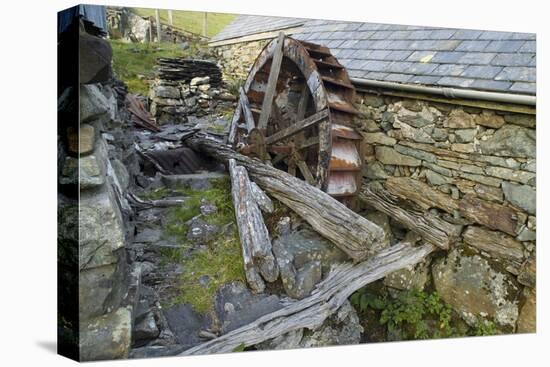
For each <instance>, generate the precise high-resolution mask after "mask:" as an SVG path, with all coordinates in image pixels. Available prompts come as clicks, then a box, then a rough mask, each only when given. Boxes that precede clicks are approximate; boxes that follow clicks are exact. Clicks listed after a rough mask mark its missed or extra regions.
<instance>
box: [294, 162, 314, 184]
mask: <svg viewBox="0 0 550 367" xmlns="http://www.w3.org/2000/svg"><path fill="white" fill-rule="evenodd" d="M296 165H297V166H298V168H299V169H300V172H302V175H303V176H304V178H305V180H306V182H307V183H308V184H310V185H315V178H314V177H313V174H311V171H310V170H309V167H308V166H307V164H306V162H305V161H303V160H297V161H296Z"/></svg>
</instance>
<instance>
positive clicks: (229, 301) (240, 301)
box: [214, 282, 282, 334]
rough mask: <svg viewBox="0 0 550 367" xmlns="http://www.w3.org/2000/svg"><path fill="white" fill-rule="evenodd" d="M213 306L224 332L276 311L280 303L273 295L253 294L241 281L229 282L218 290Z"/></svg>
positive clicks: (280, 305)
mask: <svg viewBox="0 0 550 367" xmlns="http://www.w3.org/2000/svg"><path fill="white" fill-rule="evenodd" d="M214 308H215V311H216V315H217V317H218V320H219V322H220V326H221V332H222V333H223V334H225V333H227V332H230V331H231V330H235V329H237V328H239V327H241V326H244V325H246V324H249V323H251V322H252V321H254V320H257V319H259V318H260V317H262V316H264V315H267V314H268V313H271V312H275V311H277V310H278V309H280V308H282V304H281V302H280V300H279V297H277V296H275V295H271V296H267V295H265V294H253V293H252V292H251V291H250V290H249V289H248V288H247V287H246V285H244V284H243V283H241V282H231V283H229V284H226V285H224V286H223V287H221V288H220V289H219V290H218V292H217V294H216V298H215V300H214Z"/></svg>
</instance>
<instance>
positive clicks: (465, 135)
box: [454, 129, 476, 143]
mask: <svg viewBox="0 0 550 367" xmlns="http://www.w3.org/2000/svg"><path fill="white" fill-rule="evenodd" d="M454 133H455V137H456V142H457V143H469V142H472V141H473V140H474V138H475V136H476V129H457V130H455V131H454Z"/></svg>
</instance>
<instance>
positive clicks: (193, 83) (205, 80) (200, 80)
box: [189, 76, 210, 86]
mask: <svg viewBox="0 0 550 367" xmlns="http://www.w3.org/2000/svg"><path fill="white" fill-rule="evenodd" d="M208 83H210V77H209V76H205V77H196V78H193V79H191V83H189V85H190V86H197V85H203V84H208Z"/></svg>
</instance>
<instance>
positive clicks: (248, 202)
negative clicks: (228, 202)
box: [228, 160, 279, 292]
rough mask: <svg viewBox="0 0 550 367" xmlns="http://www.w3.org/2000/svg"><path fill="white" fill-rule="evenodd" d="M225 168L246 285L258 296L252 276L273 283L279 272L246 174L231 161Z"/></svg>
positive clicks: (257, 283) (256, 281) (259, 284)
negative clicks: (241, 250)
mask: <svg viewBox="0 0 550 367" xmlns="http://www.w3.org/2000/svg"><path fill="white" fill-rule="evenodd" d="M228 166H229V174H230V177H231V195H232V198H233V205H234V207H235V217H236V219H237V228H238V230H239V238H240V239H241V245H242V248H243V260H244V264H245V271H246V277H247V281H248V282H249V284H250V286H251V288H252V289H253V290H254V291H256V292H261V291H262V290H263V288H264V284H263V281H260V280H261V279H258V277H257V276H256V275H257V273H258V272H259V273H260V274H261V275H262V277H263V278H264V279H265V280H267V281H269V282H273V281H275V280H276V279H277V277H278V276H279V268H278V266H277V263H276V261H275V257H274V256H273V252H272V248H271V240H270V238H269V232H268V231H267V227H266V226H265V223H264V220H263V217H262V213H261V212H260V209H259V208H258V204H257V203H256V200H254V197H253V195H252V189H251V186H250V181H249V178H248V175H247V173H246V170H245V169H244V167H239V166H237V165H236V162H235V160H229V164H228ZM254 268H255V269H257V270H254Z"/></svg>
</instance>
